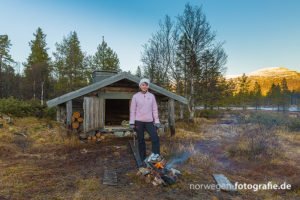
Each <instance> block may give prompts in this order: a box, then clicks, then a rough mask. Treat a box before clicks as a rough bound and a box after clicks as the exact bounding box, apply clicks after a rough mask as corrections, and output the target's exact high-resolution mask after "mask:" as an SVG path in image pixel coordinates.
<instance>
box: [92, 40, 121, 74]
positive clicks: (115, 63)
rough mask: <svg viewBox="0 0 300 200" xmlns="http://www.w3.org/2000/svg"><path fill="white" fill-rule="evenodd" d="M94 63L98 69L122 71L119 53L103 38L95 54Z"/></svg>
mask: <svg viewBox="0 0 300 200" xmlns="http://www.w3.org/2000/svg"><path fill="white" fill-rule="evenodd" d="M94 64H95V65H96V68H97V69H98V70H109V71H117V72H119V71H120V66H119V58H118V56H117V54H116V53H115V52H114V51H113V50H112V49H111V48H110V47H109V46H108V45H107V43H106V42H105V41H104V37H103V39H102V43H101V44H99V45H98V47H97V52H96V53H95V55H94Z"/></svg>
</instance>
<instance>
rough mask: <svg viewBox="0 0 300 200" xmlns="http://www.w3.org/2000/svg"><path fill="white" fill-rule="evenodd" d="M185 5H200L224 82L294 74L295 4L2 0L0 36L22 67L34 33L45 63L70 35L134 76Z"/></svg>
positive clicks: (297, 58)
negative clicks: (222, 57)
mask: <svg viewBox="0 0 300 200" xmlns="http://www.w3.org/2000/svg"><path fill="white" fill-rule="evenodd" d="M188 2H189V3H190V4H191V5H194V6H201V5H202V7H203V11H204V13H205V15H206V17H207V20H208V22H209V23H210V25H211V28H212V30H213V31H215V32H216V34H217V37H216V41H218V42H224V49H225V51H226V53H227V55H228V59H227V63H226V67H227V72H226V74H227V75H237V74H242V73H250V72H252V71H255V70H258V69H261V68H267V67H279V66H280V67H287V68H289V69H292V70H297V71H300V37H299V36H300V12H299V10H300V1H298V0H190V1H185V0H105V1H104V0H98V1H96V0H0V34H7V35H8V36H9V39H10V40H11V44H12V46H11V51H10V53H11V55H12V57H13V59H14V60H15V61H18V62H20V63H23V62H25V61H26V58H27V57H28V55H29V53H30V47H29V41H30V40H33V39H34V37H33V33H34V32H35V31H36V29H37V28H38V27H41V28H42V30H43V31H44V33H45V34H46V35H47V36H46V42H47V47H48V48H49V49H48V53H49V55H50V56H51V57H53V52H54V51H55V43H60V42H61V41H62V40H63V37H64V36H68V34H69V33H70V32H71V31H76V32H77V34H78V37H79V40H80V44H81V47H82V50H83V51H84V52H86V54H88V55H93V54H94V53H95V52H96V49H97V46H98V45H99V43H101V41H102V36H104V38H105V41H106V42H107V43H108V45H109V46H110V47H111V48H112V49H113V50H114V51H115V52H116V53H117V54H118V57H119V60H120V67H121V69H122V70H124V71H128V70H130V71H131V72H135V71H136V68H137V66H142V62H141V54H142V52H143V45H144V44H146V43H147V42H148V40H149V39H150V38H151V35H152V34H154V33H155V32H156V31H158V28H159V27H158V23H159V20H162V19H163V18H164V16H165V15H169V16H170V17H171V18H172V19H173V20H175V19H176V17H177V16H178V15H180V14H181V13H183V10H184V6H185V4H186V3H188Z"/></svg>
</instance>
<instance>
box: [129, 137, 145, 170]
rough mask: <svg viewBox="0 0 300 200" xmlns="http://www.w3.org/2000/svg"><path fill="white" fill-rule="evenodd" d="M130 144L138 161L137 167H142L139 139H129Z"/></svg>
mask: <svg viewBox="0 0 300 200" xmlns="http://www.w3.org/2000/svg"><path fill="white" fill-rule="evenodd" d="M129 144H130V147H131V150H132V153H133V156H134V159H135V161H136V165H137V167H140V166H141V165H142V164H143V162H142V160H141V157H140V154H139V148H138V143H137V141H135V142H134V141H132V140H129Z"/></svg>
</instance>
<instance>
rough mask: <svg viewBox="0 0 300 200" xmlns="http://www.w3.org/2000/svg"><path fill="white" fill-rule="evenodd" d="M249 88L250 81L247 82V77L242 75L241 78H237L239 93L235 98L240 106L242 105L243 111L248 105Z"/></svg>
mask: <svg viewBox="0 0 300 200" xmlns="http://www.w3.org/2000/svg"><path fill="white" fill-rule="evenodd" d="M249 86H250V81H249V80H248V76H246V75H245V74H243V76H242V77H240V78H238V87H239V91H238V94H237V98H238V101H239V103H240V105H242V107H243V110H246V106H247V104H248V103H249Z"/></svg>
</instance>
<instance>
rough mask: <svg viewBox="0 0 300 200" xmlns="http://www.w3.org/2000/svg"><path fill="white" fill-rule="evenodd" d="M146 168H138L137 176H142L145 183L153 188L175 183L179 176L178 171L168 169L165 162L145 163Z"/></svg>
mask: <svg viewBox="0 0 300 200" xmlns="http://www.w3.org/2000/svg"><path fill="white" fill-rule="evenodd" d="M147 159H148V158H146V159H145V161H144V162H145V163H146V165H147V167H141V168H139V171H138V173H137V175H139V176H142V177H143V178H144V179H145V181H146V182H147V183H152V184H153V185H154V186H157V185H163V186H168V185H172V184H174V183H176V181H177V179H178V177H179V176H180V175H181V173H180V171H179V170H177V169H174V168H172V167H168V165H167V163H166V160H165V159H163V160H162V161H160V162H147V161H146V160H147Z"/></svg>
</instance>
